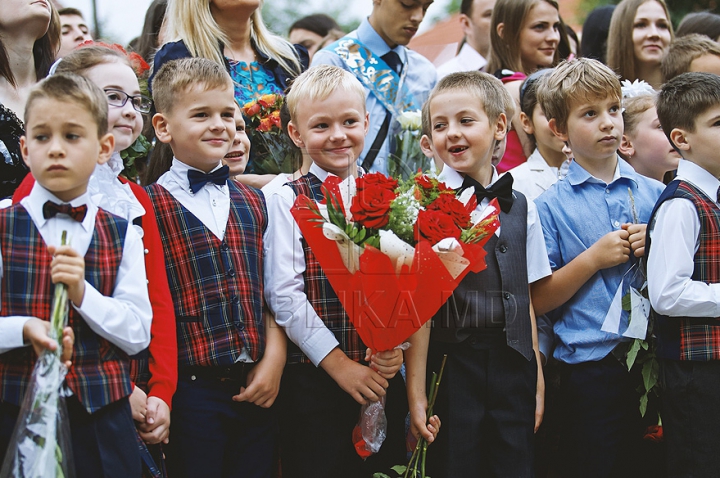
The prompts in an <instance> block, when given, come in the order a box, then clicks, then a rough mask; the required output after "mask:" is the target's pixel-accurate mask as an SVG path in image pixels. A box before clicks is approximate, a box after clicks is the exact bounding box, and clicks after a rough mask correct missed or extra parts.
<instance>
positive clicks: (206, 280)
mask: <svg viewBox="0 0 720 478" xmlns="http://www.w3.org/2000/svg"><path fill="white" fill-rule="evenodd" d="M228 187H229V188H230V216H229V217H228V222H227V229H226V230H225V237H224V239H222V240H221V239H218V237H217V236H215V234H213V233H212V232H211V231H210V230H209V229H208V228H207V227H205V225H204V224H203V223H202V221H201V220H200V219H198V218H197V217H195V215H193V214H192V213H191V212H190V211H188V210H187V209H186V208H185V207H183V205H182V204H180V203H179V202H178V201H177V200H176V199H175V198H174V197H173V196H172V195H171V194H170V193H169V192H168V191H167V190H166V189H165V188H163V187H162V186H160V185H158V184H151V185H150V186H148V187H147V188H146V190H147V193H148V195H149V196H150V200H151V201H152V202H153V205H154V207H155V216H156V218H157V221H158V229H159V230H160V237H161V238H162V242H163V245H164V249H165V263H166V266H167V274H168V282H169V284H170V294H171V295H172V298H173V305H174V306H175V317H176V320H177V335H178V364H179V365H180V366H189V365H199V366H228V365H232V364H233V363H235V360H236V359H237V358H238V356H239V355H240V353H241V352H242V350H243V348H245V349H246V350H247V352H248V353H249V354H250V357H252V359H253V360H254V361H258V360H259V359H260V358H262V355H263V352H264V350H265V325H264V322H263V273H262V250H263V242H262V237H263V232H264V231H265V228H266V226H267V208H266V207H265V198H264V197H263V195H262V194H261V193H260V191H258V190H256V189H253V188H250V187H247V186H245V185H243V184H239V183H236V182H235V181H228Z"/></svg>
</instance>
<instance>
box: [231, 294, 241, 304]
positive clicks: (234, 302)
mask: <svg viewBox="0 0 720 478" xmlns="http://www.w3.org/2000/svg"><path fill="white" fill-rule="evenodd" d="M232 303H233V304H238V303H240V297H238V296H236V295H234V296H233V298H232Z"/></svg>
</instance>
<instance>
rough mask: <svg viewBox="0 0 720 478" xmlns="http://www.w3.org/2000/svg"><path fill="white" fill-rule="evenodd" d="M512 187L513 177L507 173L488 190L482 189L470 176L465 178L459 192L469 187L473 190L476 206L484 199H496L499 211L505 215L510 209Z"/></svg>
mask: <svg viewBox="0 0 720 478" xmlns="http://www.w3.org/2000/svg"><path fill="white" fill-rule="evenodd" d="M512 185H513V177H512V176H511V175H510V174H509V173H506V174H504V175H503V176H501V177H500V179H498V180H497V181H495V184H493V185H492V186H489V187H488V188H485V187H483V185H482V184H480V183H479V182H477V181H475V180H474V179H473V178H471V177H470V176H465V179H464V180H463V183H462V186H460V189H459V190H460V191H464V190H465V189H467V188H470V187H472V188H475V197H477V200H478V204H480V202H481V201H482V200H483V199H485V198H488V199H492V198H497V200H498V204H499V205H500V210H502V212H504V213H505V214H507V213H509V212H510V208H512V205H513V195H512Z"/></svg>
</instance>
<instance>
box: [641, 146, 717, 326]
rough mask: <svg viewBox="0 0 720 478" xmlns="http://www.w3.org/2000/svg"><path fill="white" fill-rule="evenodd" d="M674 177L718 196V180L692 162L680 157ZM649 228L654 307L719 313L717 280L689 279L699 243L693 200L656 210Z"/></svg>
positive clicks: (679, 313)
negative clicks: (652, 223) (713, 281)
mask: <svg viewBox="0 0 720 478" xmlns="http://www.w3.org/2000/svg"><path fill="white" fill-rule="evenodd" d="M677 179H682V180H684V181H687V182H689V183H692V184H694V185H695V186H697V187H698V188H699V189H700V190H701V191H702V192H704V193H705V194H706V195H707V196H708V197H709V198H711V199H712V200H716V199H717V191H718V187H720V181H718V179H717V178H716V177H714V176H713V175H712V174H710V173H709V172H708V171H706V170H705V169H703V168H701V167H700V166H698V165H697V164H695V163H692V162H690V161H686V160H684V159H681V160H680V164H679V165H678V169H677ZM655 217H656V219H655V223H654V224H655V225H654V227H653V229H652V230H650V231H649V234H650V238H651V239H652V245H651V247H650V251H649V254H648V267H647V274H648V294H649V297H650V303H651V304H652V306H653V308H654V309H655V310H656V311H657V312H659V313H660V314H662V315H668V316H683V317H720V284H706V283H705V282H700V281H694V280H692V275H693V270H694V268H695V264H694V257H695V253H696V252H697V250H698V247H699V245H700V242H699V238H700V219H699V218H698V215H697V211H696V209H695V206H694V205H693V203H692V202H690V201H688V200H686V199H682V198H674V199H668V200H667V201H665V202H664V203H663V204H662V205H661V206H660V208H659V209H658V211H657V214H656V216H655Z"/></svg>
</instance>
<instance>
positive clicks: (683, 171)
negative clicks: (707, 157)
mask: <svg viewBox="0 0 720 478" xmlns="http://www.w3.org/2000/svg"><path fill="white" fill-rule="evenodd" d="M677 178H678V179H682V180H684V181H688V182H690V183H693V184H694V185H695V186H697V187H699V188H700V189H701V190H702V192H704V193H705V194H707V196H708V197H709V198H710V199H712V200H714V201H717V193H718V188H719V187H720V180H718V178H716V177H715V176H713V175H712V174H710V173H709V172H708V171H707V170H706V169H703V168H701V167H700V166H698V165H697V164H695V163H693V162H692V161H688V160H686V159H680V163H679V164H678V168H677Z"/></svg>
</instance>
